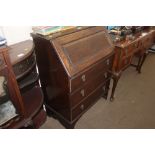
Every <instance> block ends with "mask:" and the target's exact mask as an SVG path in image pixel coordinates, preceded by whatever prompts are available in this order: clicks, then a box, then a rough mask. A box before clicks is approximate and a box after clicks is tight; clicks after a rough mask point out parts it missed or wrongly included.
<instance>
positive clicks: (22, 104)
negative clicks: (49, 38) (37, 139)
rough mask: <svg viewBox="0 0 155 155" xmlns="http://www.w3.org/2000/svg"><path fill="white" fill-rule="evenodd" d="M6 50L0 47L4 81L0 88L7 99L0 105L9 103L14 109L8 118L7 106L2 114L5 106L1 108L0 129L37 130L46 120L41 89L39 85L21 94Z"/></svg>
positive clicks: (1, 69) (0, 62) (0, 72)
mask: <svg viewBox="0 0 155 155" xmlns="http://www.w3.org/2000/svg"><path fill="white" fill-rule="evenodd" d="M8 50H9V48H8V47H6V46H3V47H0V77H2V78H3V77H4V79H5V82H3V83H2V82H1V88H6V89H4V90H3V91H4V92H5V93H4V94H7V96H8V97H7V99H5V100H3V102H1V103H0V104H1V105H4V104H6V103H7V102H9V103H10V105H11V106H10V107H14V108H12V109H11V110H10V111H11V112H12V111H13V110H14V113H13V114H12V113H11V112H10V113H11V114H10V116H9V117H8V116H7V115H8V114H9V111H8V109H9V106H8V108H7V111H6V112H4V110H5V109H6V106H5V105H4V106H1V108H4V110H3V109H0V111H1V118H0V120H1V121H0V122H1V124H0V128H39V127H40V126H41V125H42V124H43V123H44V122H45V120H46V113H45V111H44V110H43V101H44V98H43V94H42V91H41V88H40V86H39V85H35V86H34V87H33V88H32V89H29V91H24V92H22V93H21V90H20V89H19V86H18V83H17V80H16V76H15V74H14V71H13V68H12V64H11V61H10V57H9V52H8ZM4 86H5V87H4ZM2 94H3V93H2ZM2 94H1V96H0V99H1V98H2ZM0 101H2V100H0ZM6 105H8V104H6ZM12 105H13V106H12ZM2 116H3V117H4V119H3V118H2ZM6 116H7V117H6ZM6 118H8V120H6Z"/></svg>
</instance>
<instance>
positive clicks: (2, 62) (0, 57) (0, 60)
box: [0, 54, 5, 69]
mask: <svg viewBox="0 0 155 155" xmlns="http://www.w3.org/2000/svg"><path fill="white" fill-rule="evenodd" d="M4 67H5V60H4V58H3V55H2V54H0V69H2V68H4Z"/></svg>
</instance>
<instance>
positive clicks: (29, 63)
mask: <svg viewBox="0 0 155 155" xmlns="http://www.w3.org/2000/svg"><path fill="white" fill-rule="evenodd" d="M35 63H36V61H35V55H34V54H33V55H31V56H30V57H28V58H27V59H25V60H23V61H21V62H19V63H17V64H15V65H14V66H13V71H14V73H15V75H16V79H19V78H21V77H22V76H24V75H25V74H26V73H27V72H28V71H29V70H31V69H32V68H33V67H34V65H35Z"/></svg>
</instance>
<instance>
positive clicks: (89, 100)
mask: <svg viewBox="0 0 155 155" xmlns="http://www.w3.org/2000/svg"><path fill="white" fill-rule="evenodd" d="M108 82H109V81H108ZM105 90H106V83H104V84H101V85H100V86H99V87H98V88H97V89H96V90H95V91H94V92H93V93H92V94H90V95H89V96H88V97H87V98H86V99H85V100H84V101H83V102H81V104H79V105H78V106H77V107H76V108H74V109H73V110H72V121H73V120H74V119H76V118H78V117H80V116H81V115H82V114H83V113H84V112H85V111H86V110H87V109H88V108H89V107H90V106H91V105H93V103H94V102H95V101H97V100H98V99H99V98H100V97H101V96H102V95H104V93H105Z"/></svg>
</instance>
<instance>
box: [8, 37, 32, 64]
mask: <svg viewBox="0 0 155 155" xmlns="http://www.w3.org/2000/svg"><path fill="white" fill-rule="evenodd" d="M33 49H34V46H33V41H32V40H26V41H23V42H20V43H16V44H14V45H11V46H9V56H10V60H11V63H12V64H13V65H14V64H16V63H18V62H20V61H22V60H24V59H25V58H27V57H28V56H29V55H31V53H32V52H33Z"/></svg>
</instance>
